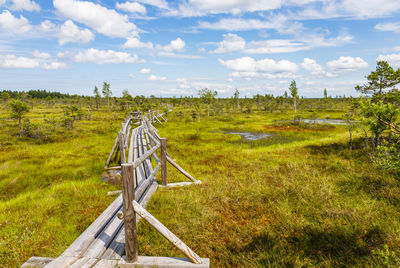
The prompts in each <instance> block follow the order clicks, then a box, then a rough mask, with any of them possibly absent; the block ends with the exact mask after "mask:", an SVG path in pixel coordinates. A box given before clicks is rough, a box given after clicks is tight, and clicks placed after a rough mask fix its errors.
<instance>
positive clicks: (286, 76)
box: [230, 72, 299, 80]
mask: <svg viewBox="0 0 400 268" xmlns="http://www.w3.org/2000/svg"><path fill="white" fill-rule="evenodd" d="M230 76H231V77H234V78H246V80H249V79H248V78H265V79H295V78H298V77H299V76H298V75H295V74H293V73H274V74H271V73H258V72H233V73H231V74H230Z"/></svg>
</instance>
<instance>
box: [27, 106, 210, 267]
mask: <svg viewBox="0 0 400 268" xmlns="http://www.w3.org/2000/svg"><path fill="white" fill-rule="evenodd" d="M155 118H157V120H158V121H159V122H160V123H161V121H160V119H164V118H162V115H161V116H160V115H159V114H158V115H157V114H155V113H152V114H149V115H148V116H147V117H146V116H144V117H143V118H140V114H139V116H138V114H136V117H133V116H132V114H131V116H130V117H128V118H127V119H126V120H125V122H124V123H123V124H122V127H121V131H120V132H119V137H117V139H116V141H115V144H114V147H113V149H112V151H111V153H110V156H109V158H108V159H107V163H106V168H108V165H109V163H110V161H111V159H112V158H118V157H119V158H120V163H121V164H122V163H132V165H134V166H135V167H134V172H133V184H134V189H135V190H134V200H135V201H136V202H137V203H138V204H139V205H140V206H141V207H143V208H145V207H146V204H147V202H148V201H149V199H150V197H151V196H152V195H153V194H154V193H155V192H156V190H157V187H158V183H157V181H156V179H155V175H156V173H157V172H158V171H159V169H160V168H161V160H160V158H159V157H158V156H157V154H156V150H157V149H158V148H160V147H161V144H160V137H159V135H158V133H157V131H156V129H155V128H154V126H152V124H151V122H150V120H151V121H153V122H154V121H156V120H155ZM135 119H137V120H140V122H139V126H138V127H136V128H132V123H134V121H135ZM164 120H165V119H164ZM126 149H127V150H126ZM126 155H127V157H126ZM150 156H151V157H152V158H153V159H154V160H155V161H154V162H156V163H157V165H156V167H154V168H153V166H152V162H151V159H150ZM161 158H162V156H161ZM166 158H169V157H166ZM165 161H166V160H165ZM168 161H170V163H171V164H173V165H174V164H175V165H176V166H175V167H176V168H178V169H179V168H180V169H182V168H181V167H180V166H179V165H177V164H176V163H175V162H173V160H172V159H170V158H169V159H168ZM164 165H165V169H166V163H165V164H164ZM114 168H116V169H118V167H114ZM119 168H120V167H119ZM182 170H183V169H182ZM182 170H181V171H182ZM183 171H184V170H183ZM184 172H186V171H184ZM165 173H166V170H165ZM186 173H187V172H186ZM165 175H166V174H165ZM185 175H186V176H190V175H189V174H185ZM190 179H191V180H194V181H193V182H194V183H196V184H198V183H201V182H199V181H196V180H195V179H194V178H193V177H191V176H190ZM193 182H192V183H193ZM165 184H166V185H165V186H168V185H167V182H166V183H165ZM184 184H187V183H184ZM171 186H174V185H171ZM123 198H124V197H123V194H119V196H118V197H117V198H116V199H115V200H114V201H113V202H112V203H111V204H110V206H108V207H107V208H106V210H104V212H103V213H102V214H101V215H100V216H99V217H98V218H97V219H96V220H95V221H94V222H93V223H92V224H91V225H90V226H89V227H88V228H87V229H86V230H85V231H84V232H83V233H82V234H81V235H80V236H79V237H78V238H77V239H76V240H75V241H74V242H73V243H72V244H71V245H70V246H69V247H68V248H67V249H66V250H65V251H64V252H63V253H62V254H61V255H60V256H59V257H58V258H55V259H50V258H42V259H41V257H32V258H31V259H30V260H28V261H27V262H26V263H25V264H24V265H23V266H22V267H46V268H50V267H54V268H62V267H116V266H120V267H154V266H160V267H192V266H193V267H209V260H208V259H201V261H199V262H200V264H193V263H192V262H190V261H189V260H188V259H185V258H166V257H139V259H138V260H137V261H136V262H135V263H127V261H126V257H125V242H126V240H125V239H126V238H125V228H124V218H123V217H124V216H123V215H124V214H123V213H124V203H123ZM139 219H140V216H137V217H136V222H138V221H139ZM135 228H136V227H135ZM135 234H136V230H135ZM185 246H186V245H185ZM136 247H137V245H136ZM194 254H195V253H194ZM195 255H196V254H195ZM196 256H197V255H196ZM132 265H133V266H132Z"/></svg>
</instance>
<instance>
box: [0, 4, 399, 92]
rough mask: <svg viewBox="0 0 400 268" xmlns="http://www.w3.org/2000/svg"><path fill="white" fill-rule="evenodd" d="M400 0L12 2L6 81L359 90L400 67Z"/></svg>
mask: <svg viewBox="0 0 400 268" xmlns="http://www.w3.org/2000/svg"><path fill="white" fill-rule="evenodd" d="M399 14H400V1H383V0H369V1H365V0H332V1H328V0H220V1H216V0H203V1H202V0H181V1H166V0H137V1H131V0H128V1H127V0H119V1H106V0H90V1H89V0H87V1H81V0H0V90H2V89H9V90H30V89H46V90H56V91H60V92H68V93H72V94H84V95H92V93H93V88H94V86H95V85H97V86H99V87H101V85H102V83H103V82H104V81H106V82H108V83H110V84H111V90H112V91H113V95H115V96H121V94H122V91H123V90H124V89H128V90H129V92H130V93H131V94H132V95H146V96H149V95H156V96H181V95H188V96H191V95H193V96H195V95H197V92H198V90H199V89H201V88H205V87H207V88H211V89H213V90H216V91H217V92H218V96H221V97H226V96H231V95H233V92H234V90H235V89H236V88H237V89H239V91H240V93H241V96H253V95H255V94H274V95H275V96H276V95H282V94H283V93H284V91H285V90H287V88H288V86H289V84H290V81H291V80H293V79H294V80H296V82H297V85H298V88H299V95H301V96H306V97H321V96H323V90H324V88H327V90H328V94H329V95H332V96H336V95H341V96H342V95H346V96H349V95H353V96H357V95H358V92H356V91H355V90H354V86H355V85H356V84H360V83H364V82H365V79H364V76H365V75H366V74H368V73H369V72H370V71H371V70H373V69H374V68H375V63H376V60H387V61H388V62H389V63H390V64H391V65H392V66H394V67H396V68H398V67H400V42H399V41H400V16H399Z"/></svg>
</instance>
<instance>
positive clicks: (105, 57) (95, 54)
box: [74, 48, 144, 64]
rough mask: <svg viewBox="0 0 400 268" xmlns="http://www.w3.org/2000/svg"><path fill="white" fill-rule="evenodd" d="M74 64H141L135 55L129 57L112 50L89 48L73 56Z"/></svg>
mask: <svg viewBox="0 0 400 268" xmlns="http://www.w3.org/2000/svg"><path fill="white" fill-rule="evenodd" d="M74 60H75V61H76V62H85V63H94V64H106V63H114V64H119V63H142V62H144V60H140V59H139V57H138V56H137V55H131V54H129V53H126V52H118V51H114V50H98V49H95V48H89V49H88V50H86V51H84V52H79V53H78V54H76V55H75V56H74Z"/></svg>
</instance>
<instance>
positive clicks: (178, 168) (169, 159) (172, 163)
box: [167, 156, 198, 182]
mask: <svg viewBox="0 0 400 268" xmlns="http://www.w3.org/2000/svg"><path fill="white" fill-rule="evenodd" d="M167 160H168V162H169V163H170V164H171V165H172V166H173V167H174V168H176V169H177V170H179V171H180V172H181V173H182V174H183V175H185V176H186V177H187V178H188V179H190V180H191V181H193V182H198V180H196V179H195V178H193V177H192V175H190V174H189V173H187V172H186V171H185V170H184V169H183V168H182V167H181V166H180V165H178V164H177V163H176V162H175V161H174V160H172V159H171V157H169V156H167Z"/></svg>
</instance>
